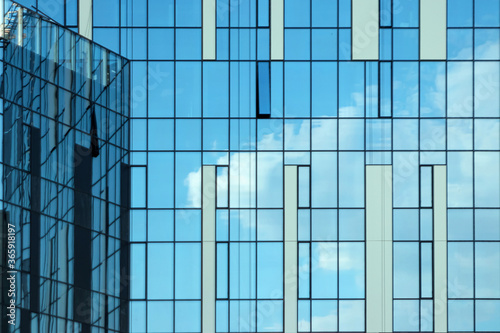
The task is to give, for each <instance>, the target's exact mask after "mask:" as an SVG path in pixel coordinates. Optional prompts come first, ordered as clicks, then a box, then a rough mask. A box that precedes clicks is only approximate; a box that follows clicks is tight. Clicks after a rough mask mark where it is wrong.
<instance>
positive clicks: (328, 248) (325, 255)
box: [311, 242, 337, 330]
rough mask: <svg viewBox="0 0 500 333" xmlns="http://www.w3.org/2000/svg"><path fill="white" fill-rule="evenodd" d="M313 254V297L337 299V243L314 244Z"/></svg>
mask: <svg viewBox="0 0 500 333" xmlns="http://www.w3.org/2000/svg"><path fill="white" fill-rule="evenodd" d="M311 253H312V258H311V260H312V272H311V278H312V290H311V294H312V297H313V298H336V297H337V243H319V242H313V243H312V252H311ZM313 313H314V305H313ZM325 315H326V314H325ZM313 317H314V314H313ZM313 326H314V318H313ZM313 330H314V328H313Z"/></svg>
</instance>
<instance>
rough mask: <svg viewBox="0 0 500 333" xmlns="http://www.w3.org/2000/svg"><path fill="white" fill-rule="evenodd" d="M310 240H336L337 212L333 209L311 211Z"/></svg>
mask: <svg viewBox="0 0 500 333" xmlns="http://www.w3.org/2000/svg"><path fill="white" fill-rule="evenodd" d="M312 240H315V241H319V240H326V241H332V240H337V211H336V210H334V209H313V210H312Z"/></svg>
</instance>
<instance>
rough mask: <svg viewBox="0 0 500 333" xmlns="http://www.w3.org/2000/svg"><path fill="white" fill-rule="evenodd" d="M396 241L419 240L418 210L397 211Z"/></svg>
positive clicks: (395, 219) (395, 222) (395, 220)
mask: <svg viewBox="0 0 500 333" xmlns="http://www.w3.org/2000/svg"><path fill="white" fill-rule="evenodd" d="M393 233H394V236H393V237H394V240H406V241H408V240H418V210H416V209H395V210H394V223H393Z"/></svg>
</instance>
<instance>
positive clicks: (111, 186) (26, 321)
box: [1, 5, 130, 332]
mask: <svg viewBox="0 0 500 333" xmlns="http://www.w3.org/2000/svg"><path fill="white" fill-rule="evenodd" d="M8 12H9V13H12V12H14V13H17V14H18V15H17V16H16V15H14V16H13V17H12V19H11V20H10V21H9V22H8V24H9V26H8V27H5V32H6V34H5V38H4V40H3V42H4V50H3V63H4V64H3V65H4V66H3V68H4V70H3V79H2V87H1V88H2V89H1V91H2V96H1V97H2V98H3V114H2V117H1V120H2V122H3V131H4V133H3V142H2V149H3V156H2V169H3V175H2V185H3V193H2V199H3V207H2V209H3V212H4V216H10V222H11V223H14V224H15V225H16V232H17V236H16V249H17V250H16V271H17V272H18V273H17V289H18V294H17V298H16V304H17V307H18V309H19V310H18V312H17V315H16V317H17V322H16V327H15V328H14V327H7V326H5V327H2V331H4V330H5V331H8V329H10V331H19V332H31V331H32V330H33V331H36V332H64V331H68V332H73V331H76V332H90V331H91V330H94V329H96V328H99V329H105V330H106V331H110V332H126V331H128V311H129V310H128V299H129V291H128V290H129V287H128V276H129V254H128V252H129V250H128V228H129V227H128V224H129V223H128V207H129V199H128V198H129V173H130V172H129V166H128V165H129V154H128V145H129V142H128V141H129V122H128V117H129V111H128V110H129V103H128V96H129V63H128V60H126V59H124V58H121V57H120V56H118V55H116V54H114V53H112V52H110V51H108V50H106V49H104V48H102V47H100V46H98V45H96V44H94V43H92V42H91V41H89V40H87V39H85V38H83V37H82V36H80V35H77V34H75V33H74V32H72V31H70V30H68V29H65V28H63V27H61V26H59V25H57V24H56V23H54V22H52V21H51V20H49V19H47V18H45V17H42V16H40V15H38V14H36V13H34V12H31V11H30V10H27V9H25V8H21V7H20V6H17V5H14V7H13V9H12V8H11V10H9V11H8ZM6 23H7V22H6ZM4 224H5V221H4ZM3 230H6V229H5V228H3V229H2V231H3ZM3 270H4V263H3V261H2V271H3ZM2 283H3V279H2ZM2 287H3V286H2ZM2 297H3V299H2V302H5V301H8V299H6V298H5V296H4V295H2ZM4 309H5V307H4V306H3V305H2V311H5V310H4ZM2 318H5V314H4V313H2Z"/></svg>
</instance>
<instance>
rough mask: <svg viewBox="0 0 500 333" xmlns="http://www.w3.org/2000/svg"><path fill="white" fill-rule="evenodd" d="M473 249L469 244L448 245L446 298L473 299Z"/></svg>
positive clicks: (453, 243) (452, 243)
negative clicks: (448, 277) (450, 277)
mask: <svg viewBox="0 0 500 333" xmlns="http://www.w3.org/2000/svg"><path fill="white" fill-rule="evenodd" d="M472 253H473V248H472V243H471V242H450V243H449V244H448V275H449V276H453V278H452V279H448V297H450V298H469V297H473V292H474V290H473V286H474V284H473V281H474V280H473V276H474V271H473V256H472Z"/></svg>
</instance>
